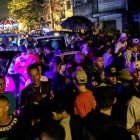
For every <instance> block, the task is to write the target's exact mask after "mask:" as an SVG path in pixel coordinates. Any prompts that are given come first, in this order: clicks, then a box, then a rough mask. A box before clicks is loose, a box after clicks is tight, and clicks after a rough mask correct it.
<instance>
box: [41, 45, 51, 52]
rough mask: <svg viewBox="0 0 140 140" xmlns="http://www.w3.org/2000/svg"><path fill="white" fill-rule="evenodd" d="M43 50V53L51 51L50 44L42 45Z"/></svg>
mask: <svg viewBox="0 0 140 140" xmlns="http://www.w3.org/2000/svg"><path fill="white" fill-rule="evenodd" d="M43 51H44V53H46V54H49V53H50V52H51V46H50V45H47V44H46V45H44V46H43Z"/></svg>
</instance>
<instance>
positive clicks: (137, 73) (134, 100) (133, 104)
mask: <svg viewBox="0 0 140 140" xmlns="http://www.w3.org/2000/svg"><path fill="white" fill-rule="evenodd" d="M130 72H131V75H132V77H133V83H134V85H132V86H134V89H135V92H134V94H133V96H132V97H131V99H130V100H129V101H128V106H127V114H126V127H127V129H128V130H129V131H130V132H132V133H134V134H135V135H137V136H138V137H139V139H140V129H139V128H140V111H139V106H140V90H139V89H140V86H139V82H140V61H135V62H132V63H131V65H130Z"/></svg>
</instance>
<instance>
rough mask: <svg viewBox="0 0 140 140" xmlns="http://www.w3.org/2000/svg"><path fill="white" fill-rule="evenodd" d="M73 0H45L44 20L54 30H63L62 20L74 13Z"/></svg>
mask: <svg viewBox="0 0 140 140" xmlns="http://www.w3.org/2000/svg"><path fill="white" fill-rule="evenodd" d="M72 9H73V7H72V2H71V0H45V1H44V12H43V15H44V20H45V23H46V25H47V26H48V27H49V28H51V29H52V30H61V29H62V28H61V26H60V24H61V22H62V21H64V20H65V19H67V18H68V17H71V16H72V15H73V11H72Z"/></svg>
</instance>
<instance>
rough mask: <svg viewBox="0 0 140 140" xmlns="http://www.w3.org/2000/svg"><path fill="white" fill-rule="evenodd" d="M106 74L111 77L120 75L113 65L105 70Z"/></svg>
mask: <svg viewBox="0 0 140 140" xmlns="http://www.w3.org/2000/svg"><path fill="white" fill-rule="evenodd" d="M105 74H106V75H107V76H109V77H111V76H117V75H118V73H117V70H116V68H115V66H113V65H108V66H107V67H106V68H105Z"/></svg>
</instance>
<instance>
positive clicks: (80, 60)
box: [74, 52, 85, 64]
mask: <svg viewBox="0 0 140 140" xmlns="http://www.w3.org/2000/svg"><path fill="white" fill-rule="evenodd" d="M74 60H75V62H76V63H77V64H81V63H83V61H84V60H85V56H84V54H83V53H81V52H78V53H76V54H75V55H74Z"/></svg>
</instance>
